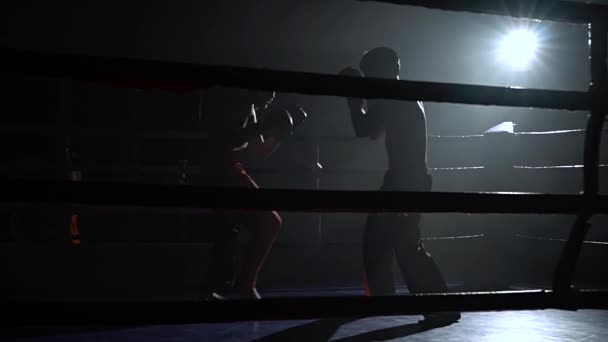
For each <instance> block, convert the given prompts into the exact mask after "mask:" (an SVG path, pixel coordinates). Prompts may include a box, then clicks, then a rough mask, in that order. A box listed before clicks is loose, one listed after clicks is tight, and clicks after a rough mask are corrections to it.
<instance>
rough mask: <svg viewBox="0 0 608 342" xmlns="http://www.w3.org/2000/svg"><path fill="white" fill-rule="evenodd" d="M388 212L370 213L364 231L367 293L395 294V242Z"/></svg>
mask: <svg viewBox="0 0 608 342" xmlns="http://www.w3.org/2000/svg"><path fill="white" fill-rule="evenodd" d="M388 216H391V215H386V214H380V215H379V214H370V215H368V217H367V222H366V225H365V230H364V232H363V266H364V268H365V290H366V293H367V295H369V296H371V295H373V296H386V295H394V294H395V282H394V277H393V269H392V266H393V243H392V241H391V240H392V236H391V235H392V234H391V226H390V219H389V218H388Z"/></svg>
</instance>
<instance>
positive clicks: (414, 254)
mask: <svg viewBox="0 0 608 342" xmlns="http://www.w3.org/2000/svg"><path fill="white" fill-rule="evenodd" d="M398 219H399V221H400V223H398V224H400V225H401V229H399V233H398V234H396V235H395V237H396V242H397V245H396V247H395V255H396V257H397V262H398V264H399V267H400V269H401V272H402V274H403V277H404V280H405V283H406V284H407V286H408V288H409V290H410V292H411V293H440V292H447V290H448V288H447V285H446V282H445V280H444V278H443V275H442V274H441V271H440V270H439V267H438V266H437V264H436V263H435V261H434V260H433V258H432V257H431V255H430V254H429V253H428V252H427V251H426V250H425V249H424V245H423V244H422V239H421V234H420V214H408V215H400V216H399V217H398ZM424 317H425V319H424V320H423V321H421V323H422V324H424V325H429V326H442V325H447V324H451V323H453V322H456V321H458V320H459V319H460V314H459V313H430V314H425V315H424Z"/></svg>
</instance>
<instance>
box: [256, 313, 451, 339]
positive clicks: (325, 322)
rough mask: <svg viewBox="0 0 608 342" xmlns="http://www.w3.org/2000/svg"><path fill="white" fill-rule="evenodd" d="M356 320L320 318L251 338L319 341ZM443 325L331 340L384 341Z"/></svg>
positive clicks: (399, 328)
mask: <svg viewBox="0 0 608 342" xmlns="http://www.w3.org/2000/svg"><path fill="white" fill-rule="evenodd" d="M354 321H357V319H354V318H343V319H321V320H318V321H314V322H311V323H307V324H303V325H299V326H296V327H292V328H289V329H286V330H283V331H280V332H277V333H274V334H271V335H268V336H264V337H261V338H258V339H256V340H253V342H277V341H296V342H299V341H307V342H321V341H329V340H331V338H332V337H333V336H334V335H335V333H336V332H337V331H338V329H340V327H341V326H343V325H345V324H348V323H352V322H354ZM447 325H448V324H445V325H437V326H426V327H425V326H422V325H420V324H418V323H409V324H405V325H400V326H396V327H390V328H384V329H378V330H373V331H368V332H365V333H361V334H357V335H353V336H349V337H344V338H340V339H337V340H333V341H334V342H338V341H340V342H371V341H386V340H392V339H396V338H401V337H405V336H409V335H414V334H418V333H421V332H424V331H428V330H432V329H436V328H441V327H444V326H447Z"/></svg>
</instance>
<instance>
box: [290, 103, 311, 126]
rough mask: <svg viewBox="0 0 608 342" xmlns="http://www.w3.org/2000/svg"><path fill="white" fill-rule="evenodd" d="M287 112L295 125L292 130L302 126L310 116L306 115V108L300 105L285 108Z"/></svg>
mask: <svg viewBox="0 0 608 342" xmlns="http://www.w3.org/2000/svg"><path fill="white" fill-rule="evenodd" d="M285 110H286V111H287V113H289V115H290V116H291V120H292V125H293V127H292V130H293V129H295V128H296V127H298V126H300V124H302V123H303V122H304V121H306V119H307V118H308V114H307V113H306V111H305V110H304V108H302V107H300V106H298V105H295V106H290V107H287V108H285Z"/></svg>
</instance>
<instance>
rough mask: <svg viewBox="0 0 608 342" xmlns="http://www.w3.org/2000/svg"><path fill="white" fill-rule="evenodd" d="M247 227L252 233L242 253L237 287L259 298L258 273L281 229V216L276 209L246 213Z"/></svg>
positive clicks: (242, 294) (245, 293)
mask: <svg viewBox="0 0 608 342" xmlns="http://www.w3.org/2000/svg"><path fill="white" fill-rule="evenodd" d="M246 217H247V218H248V221H249V222H248V224H247V225H246V226H245V228H246V229H247V230H248V231H249V232H250V233H251V234H250V235H251V239H249V241H247V244H246V245H245V246H244V250H243V253H242V258H241V262H240V265H239V269H238V271H237V275H236V282H235V287H236V289H237V291H239V293H240V295H241V296H243V297H249V298H259V295H258V294H257V291H256V290H255V287H256V283H257V279H258V274H259V272H260V270H261V268H262V266H263V264H264V261H265V260H266V258H267V257H268V254H270V250H271V249H272V246H273V244H274V241H275V240H276V238H277V236H278V235H279V232H280V231H281V227H282V221H281V217H280V216H279V214H278V213H277V212H276V211H272V212H263V213H258V214H253V213H252V214H249V215H246Z"/></svg>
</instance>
